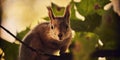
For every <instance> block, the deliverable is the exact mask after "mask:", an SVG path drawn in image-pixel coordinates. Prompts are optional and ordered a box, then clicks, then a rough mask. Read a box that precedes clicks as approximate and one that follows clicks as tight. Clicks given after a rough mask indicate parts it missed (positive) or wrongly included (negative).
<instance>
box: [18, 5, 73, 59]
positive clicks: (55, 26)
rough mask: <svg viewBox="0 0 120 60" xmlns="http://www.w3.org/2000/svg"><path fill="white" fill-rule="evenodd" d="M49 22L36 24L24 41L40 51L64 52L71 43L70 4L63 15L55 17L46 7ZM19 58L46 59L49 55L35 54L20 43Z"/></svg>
mask: <svg viewBox="0 0 120 60" xmlns="http://www.w3.org/2000/svg"><path fill="white" fill-rule="evenodd" d="M47 9H48V15H49V18H50V22H44V23H41V24H39V25H38V26H36V27H35V28H34V29H33V30H32V31H31V32H29V34H27V35H26V37H25V38H24V39H23V41H24V43H26V44H28V45H29V46H31V47H32V48H34V49H36V50H38V51H40V52H41V53H46V54H51V55H53V54H54V53H55V52H56V51H60V54H63V53H65V51H66V49H68V48H69V46H70V44H71V38H72V32H71V27H70V5H68V6H67V7H66V9H65V13H64V16H63V17H55V16H54V14H53V12H52V9H51V7H47ZM19 59H20V60H48V59H49V56H45V55H42V54H41V55H37V53H35V52H34V51H31V50H30V49H29V48H27V47H26V46H24V45H23V44H21V46H20V54H19Z"/></svg>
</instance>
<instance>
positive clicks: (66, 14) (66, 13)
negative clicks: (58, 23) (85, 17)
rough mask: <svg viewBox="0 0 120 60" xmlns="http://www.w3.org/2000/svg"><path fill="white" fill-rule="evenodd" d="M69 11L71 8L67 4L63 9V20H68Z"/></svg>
mask: <svg viewBox="0 0 120 60" xmlns="http://www.w3.org/2000/svg"><path fill="white" fill-rule="evenodd" d="M70 9H71V6H70V4H69V5H68V6H67V7H66V9H65V14H64V18H69V17H70Z"/></svg>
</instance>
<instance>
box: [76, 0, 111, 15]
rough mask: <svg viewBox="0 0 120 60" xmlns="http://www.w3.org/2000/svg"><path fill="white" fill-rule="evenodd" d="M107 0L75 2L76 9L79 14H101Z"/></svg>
mask: <svg viewBox="0 0 120 60" xmlns="http://www.w3.org/2000/svg"><path fill="white" fill-rule="evenodd" d="M108 2H109V0H82V1H81V2H77V3H75V5H76V6H77V10H78V12H79V13H80V14H82V15H84V16H87V15H92V14H94V13H96V12H97V13H98V14H100V15H102V13H103V11H104V10H103V7H104V6H105V4H107V3H108Z"/></svg>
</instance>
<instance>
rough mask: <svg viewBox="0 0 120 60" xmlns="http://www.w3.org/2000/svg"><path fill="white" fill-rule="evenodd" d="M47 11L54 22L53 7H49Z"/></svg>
mask: <svg viewBox="0 0 120 60" xmlns="http://www.w3.org/2000/svg"><path fill="white" fill-rule="evenodd" d="M47 9H48V15H49V18H50V20H54V15H53V12H52V9H51V7H47Z"/></svg>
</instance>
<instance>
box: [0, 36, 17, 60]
mask: <svg viewBox="0 0 120 60" xmlns="http://www.w3.org/2000/svg"><path fill="white" fill-rule="evenodd" d="M0 48H2V49H3V52H4V53H5V57H4V58H5V60H18V52H19V45H17V44H14V43H10V42H7V41H5V40H3V39H1V38H0Z"/></svg>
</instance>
